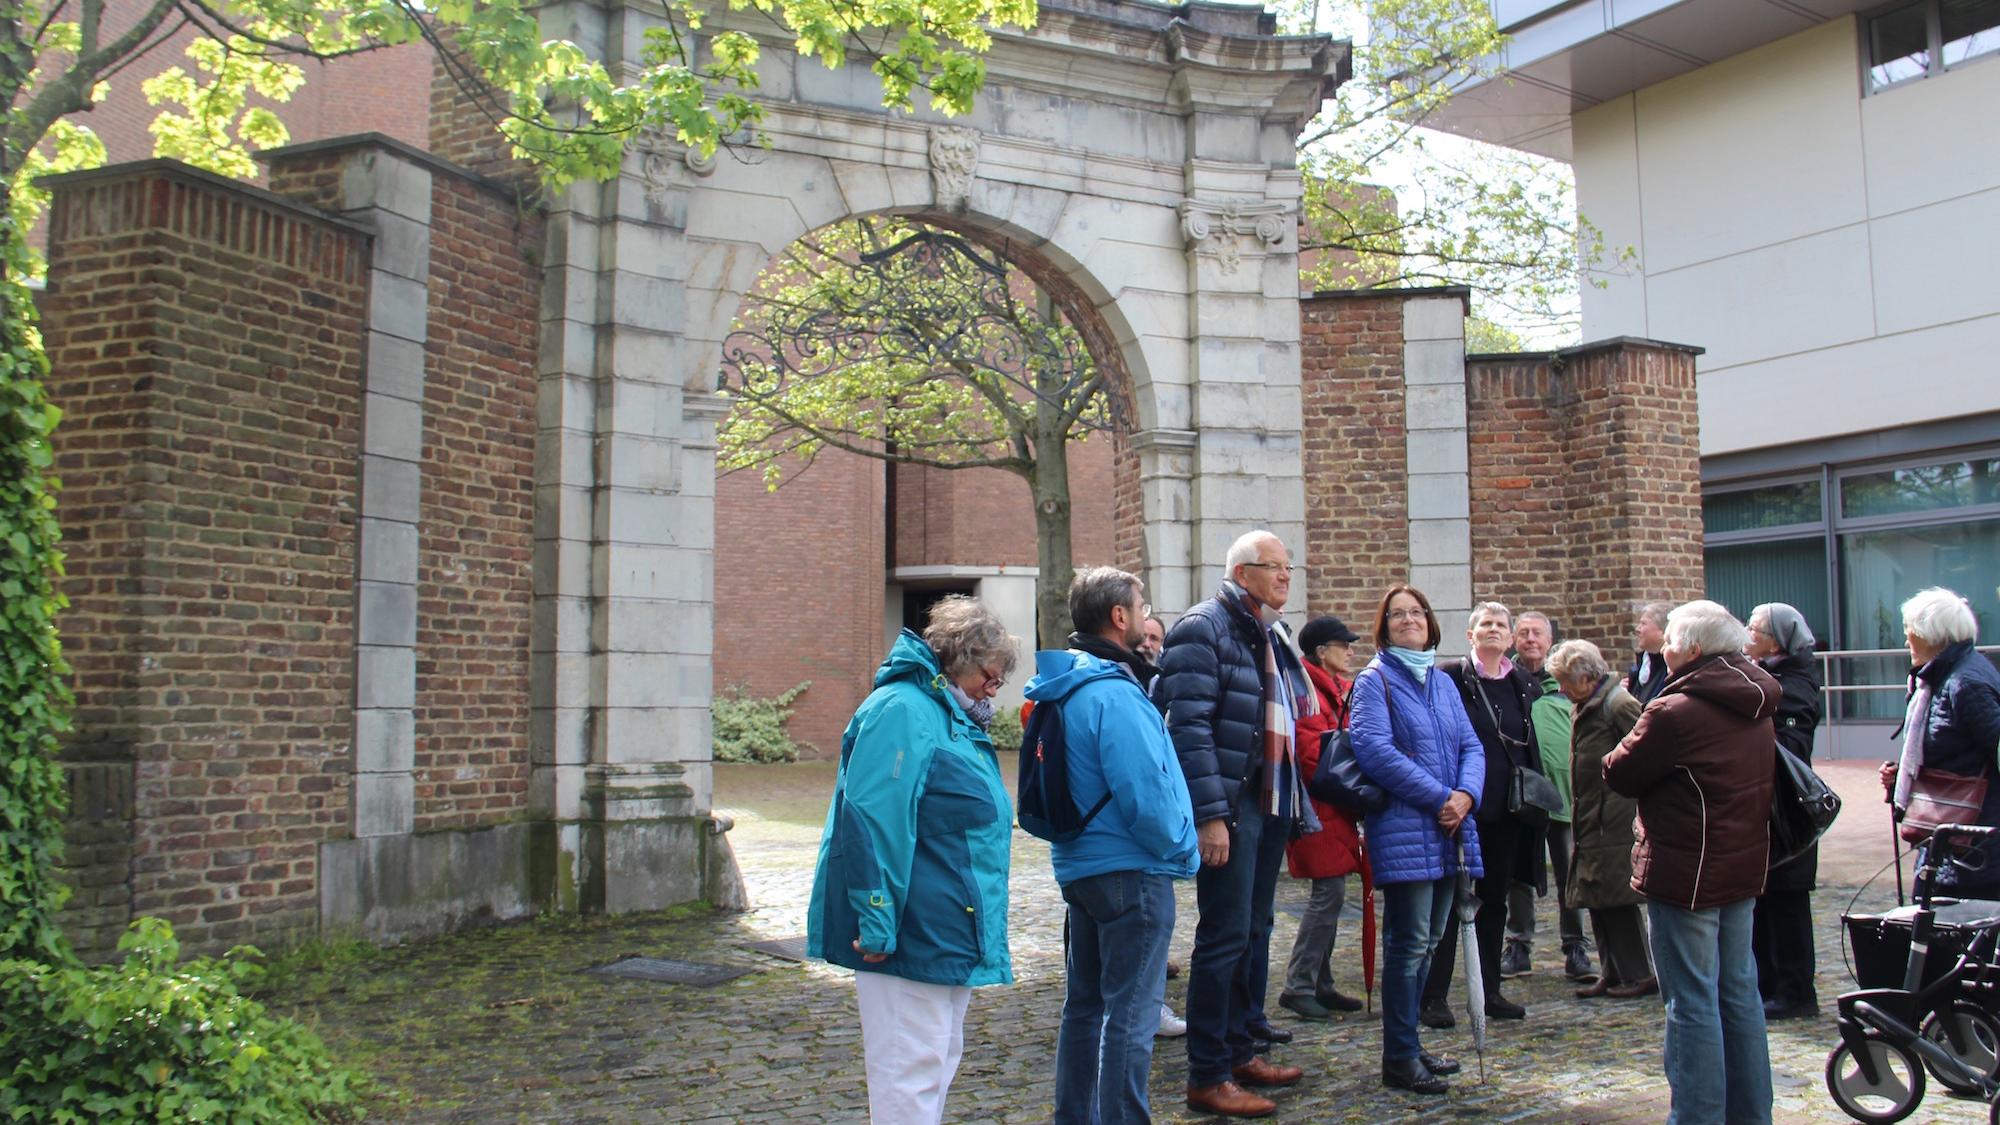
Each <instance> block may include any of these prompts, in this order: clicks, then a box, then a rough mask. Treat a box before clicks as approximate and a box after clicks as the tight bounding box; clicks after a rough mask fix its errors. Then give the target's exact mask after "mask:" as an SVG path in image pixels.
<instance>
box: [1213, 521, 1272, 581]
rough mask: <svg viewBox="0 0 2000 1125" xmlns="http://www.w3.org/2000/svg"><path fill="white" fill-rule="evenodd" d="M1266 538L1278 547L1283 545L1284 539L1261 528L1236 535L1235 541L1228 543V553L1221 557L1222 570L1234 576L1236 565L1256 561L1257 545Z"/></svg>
mask: <svg viewBox="0 0 2000 1125" xmlns="http://www.w3.org/2000/svg"><path fill="white" fill-rule="evenodd" d="M1266 540H1269V541H1270V542H1273V543H1276V544H1277V545H1278V546H1280V547H1282V546H1284V545H1285V541H1284V540H1282V539H1280V538H1278V537H1277V536H1275V535H1273V534H1271V533H1270V532H1268V531H1264V530H1262V529H1261V528H1260V529H1259V530H1256V531H1246V532H1244V533H1243V534H1241V535H1239V536H1237V537H1236V542H1234V543H1231V544H1230V545H1229V553H1228V554H1227V555H1224V556H1223V557H1222V572H1223V573H1224V574H1227V575H1229V576H1230V577H1232V578H1234V577H1235V576H1236V568H1237V567H1239V566H1242V565H1244V564H1245V563H1253V562H1256V561H1257V547H1258V546H1259V545H1260V544H1262V543H1264V542H1265V541H1266Z"/></svg>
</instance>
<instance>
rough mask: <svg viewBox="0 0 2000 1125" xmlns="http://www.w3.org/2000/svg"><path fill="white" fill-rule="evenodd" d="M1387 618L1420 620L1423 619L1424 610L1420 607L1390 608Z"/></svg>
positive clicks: (1393, 619)
mask: <svg viewBox="0 0 2000 1125" xmlns="http://www.w3.org/2000/svg"><path fill="white" fill-rule="evenodd" d="M1389 620H1391V621H1422V620H1424V611H1423V610H1421V609H1392V610H1390V611H1389Z"/></svg>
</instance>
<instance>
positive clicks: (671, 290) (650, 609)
mask: <svg viewBox="0 0 2000 1125" xmlns="http://www.w3.org/2000/svg"><path fill="white" fill-rule="evenodd" d="M543 18H544V21H545V24H552V25H558V26H564V27H566V28H568V29H569V30H567V31H566V32H565V33H566V34H568V35H570V36H571V37H572V38H575V39H576V40H577V41H579V42H584V43H602V44H606V45H607V46H606V52H605V53H606V56H607V58H606V61H607V63H609V64H611V65H612V66H614V67H616V66H617V65H619V64H621V63H626V62H630V61H633V60H632V59H631V58H629V57H628V55H629V54H636V52H637V50H638V47H639V44H640V43H641V42H642V41H643V31H644V30H645V28H646V27H647V26H648V24H649V21H651V20H652V19H653V17H651V16H649V15H647V14H646V13H645V12H643V11H642V10H641V9H640V8H638V7H636V6H619V5H614V6H611V7H609V8H604V7H598V6H595V5H584V4H580V3H579V4H556V5H552V6H549V7H546V8H544V9H543ZM716 21H717V22H718V23H720V24H721V25H723V26H725V27H729V26H740V29H741V30H743V31H746V32H749V33H751V34H753V35H759V36H760V38H762V37H763V35H762V34H761V33H762V32H765V31H767V30H768V28H766V27H763V26H759V25H756V24H754V23H752V22H751V21H750V20H748V19H747V18H746V17H743V16H741V15H740V14H731V13H718V14H717V16H716ZM1274 26H1275V24H1274V20H1273V18H1272V17H1271V16H1270V15H1268V14H1266V13H1263V12H1260V11H1257V10H1254V9H1245V8H1240V7H1230V6H1209V5H1203V4H1195V5H1190V6H1182V7H1174V8H1169V7H1164V6H1158V5H1153V4H1146V3H1137V2H1132V0H1098V2H1092V0H1074V6H1072V7H1062V6H1052V5H1044V6H1043V8H1042V10H1041V20H1040V23H1039V25H1038V26H1037V27H1036V28H1034V29H1033V30H1032V31H1029V32H1025V33H1023V32H1018V31H1015V32H1008V33H1005V34H1000V35H996V36H995V42H994V46H993V48H992V51H991V52H990V53H989V54H988V55H987V58H986V65H987V76H988V77H987V86H986V89H985V91H984V92H983V93H982V94H981V95H980V98H979V101H978V103H977V105H976V106H975V108H974V111H973V112H972V113H971V114H970V115H968V116H967V117H965V118H962V119H957V120H952V121H945V120H942V119H938V118H936V117H935V116H934V115H930V114H925V113H919V114H915V115H892V114H888V113H885V112H884V111H882V110H881V109H880V107H879V104H878V103H879V100H880V93H879V87H878V86H877V84H876V82H875V80H874V78H873V76H872V75H870V74H869V73H868V72H867V71H866V70H865V69H864V68H855V67H850V68H847V69H844V70H839V71H828V70H827V69H826V68H825V67H824V66H822V64H820V63H819V62H818V61H817V60H812V59H799V58H798V57H797V56H796V55H794V54H793V53H791V51H790V50H789V49H788V47H787V45H786V44H784V43H780V42H773V41H771V40H769V39H768V38H767V39H765V42H764V50H765V56H764V62H763V63H762V65H761V77H762V80H763V89H762V92H761V100H762V101H763V104H764V105H765V106H766V109H767V112H768V118H767V122H766V127H765V132H766V134H767V135H768V137H769V139H770V142H771V143H770V146H769V147H768V148H759V147H755V146H745V147H743V148H740V149H737V150H732V151H724V152H721V153H719V154H718V155H717V156H715V157H714V158H712V159H701V158H698V157H696V156H694V155H693V154H691V153H689V152H688V151H687V150H686V149H685V148H684V147H682V146H679V145H677V144H675V143H672V142H671V141H670V140H667V139H665V138H661V137H648V138H644V139H642V140H641V142H640V143H638V144H636V145H635V146H634V147H633V150H632V152H631V154H630V155H629V157H628V160H627V164H626V168H625V171H624V174H623V175H621V176H620V177H619V178H618V179H617V180H616V181H615V182H612V183H609V184H603V185H579V186H577V187H575V188H573V189H572V190H571V191H570V192H569V193H568V195H567V196H566V197H565V198H563V199H562V200H560V201H559V202H558V204H557V206H556V207H555V208H554V210H553V212H552V214H551V216H550V220H549V231H550V233H549V245H548V255H547V261H546V263H545V268H546V277H547V281H546V289H545V292H544V300H543V347H542V361H541V408H540V435H539V441H540V447H539V448H540V457H539V469H538V476H537V482H536V489H537V501H538V502H537V506H536V521H537V522H536V539H537V551H536V560H535V568H536V586H535V594H536V605H535V609H536V613H535V625H534V641H533V647H534V672H535V677H536V691H535V712H534V739H533V750H534V766H533V780H532V783H531V788H532V795H533V800H534V802H535V815H536V816H537V818H538V819H545V820H547V821H550V822H552V823H553V825H554V836H553V841H552V849H553V855H552V859H553V861H554V862H555V863H556V864H558V868H559V873H560V874H561V875H563V876H566V877H563V878H558V879H557V880H556V882H557V885H566V886H573V887H574V888H575V892H574V894H575V898H576V902H575V903H574V905H576V906H580V907H583V908H586V909H588V908H596V909H604V910H632V909H646V908H651V907H656V906H660V905H665V904H668V903H671V902H674V901H681V900H685V899H688V898H694V897H705V898H708V899H709V900H710V901H717V902H728V901H730V900H731V899H732V896H733V895H735V894H736V893H737V892H736V891H735V889H734V888H735V886H736V884H735V882H734V866H733V862H732V861H731V859H730V858H729V855H728V849H727V846H726V844H725V843H724V839H725V837H724V836H723V835H722V834H721V829H723V827H724V826H722V825H718V824H716V823H715V822H714V821H713V820H712V818H711V817H710V815H709V814H710V809H711V804H712V802H711V786H710V768H709V758H710V730H709V703H710V692H711V684H710V663H711V656H712V654H713V648H714V637H713V628H714V625H713V622H714V609H713V592H714V566H715V561H714V555H713V546H714V539H715V536H714V476H715V474H714V470H715V428H716V423H717V421H718V420H719V419H720V418H721V417H722V416H723V414H724V413H725V412H726V410H727V408H728V401H727V399H725V398H723V397H721V396H719V395H717V394H716V393H715V387H716V378H717V372H718V369H719V367H720V362H721V348H722V342H723V340H724V339H725V337H727V336H728V335H729V332H730V330H731V324H732V321H733V319H734V317H735V315H736V311H737V308H738V305H739V303H740V301H741V298H742V296H743V294H744V293H745V292H746V291H747V290H748V289H749V288H750V287H751V285H752V284H753V283H754V282H755V280H756V277H757V275H758V272H759V271H760V270H761V269H762V268H763V266H764V264H765V263H766V262H767V261H768V260H769V259H770V257H771V256H772V255H774V254H776V253H778V252H779V251H781V250H782V249H783V248H784V247H786V246H787V245H789V244H790V243H791V242H792V241H794V240H795V239H797V238H798V237H800V236H801V235H803V234H806V233H807V232H809V231H812V230H815V229H817V228H819V227H822V226H825V225H827V224H829V223H834V222H838V221H840V220H842V219H845V218H850V217H854V216H859V215H868V214H875V213H884V212H890V213H899V214H910V215H918V216H922V217H924V218H925V221H939V220H940V219H942V220H943V221H944V222H946V223H948V224H949V225H951V226H953V227H955V228H959V229H963V230H965V231H967V232H968V233H974V234H976V235H977V236H979V237H980V238H981V240H982V241H986V242H988V243H989V244H991V245H995V246H1000V247H1002V248H1013V249H1015V250H1016V251H1018V252H1019V256H1020V258H1021V259H1022V260H1024V264H1025V262H1026V261H1029V260H1032V261H1033V262H1034V263H1035V266H1036V268H1037V269H1038V270H1040V271H1043V272H1046V273H1049V274H1052V275H1053V276H1051V277H1048V278H1047V279H1046V281H1054V282H1059V283H1060V286H1061V288H1062V289H1063V290H1064V291H1065V292H1067V293H1068V294H1069V295H1070V296H1069V298H1068V300H1069V301H1070V302H1071V303H1072V304H1075V305H1081V306H1083V307H1081V308H1079V309H1076V310H1074V311H1076V312H1078V313H1081V314H1084V315H1082V316H1081V318H1080V322H1089V327H1088V328H1087V329H1086V333H1087V335H1089V336H1095V337H1096V338H1095V339H1092V340H1091V344H1092V347H1093V350H1094V351H1098V352H1099V353H1100V359H1101V360H1109V361H1115V366H1118V367H1121V368H1122V370H1123V373H1124V376H1125V379H1126V383H1127V386H1126V391H1127V393H1128V394H1129V396H1130V406H1131V408H1132V414H1133V419H1134V423H1135V425H1136V427H1137V429H1136V432H1135V433H1134V434H1132V435H1131V437H1130V443H1131V448H1132V449H1133V450H1134V451H1135V452H1136V453H1137V455H1138V459H1139V480H1140V495H1141V507H1142V512H1141V520H1142V523H1143V536H1142V541H1143V547H1142V555H1143V569H1144V572H1145V577H1146V580H1147V585H1148V588H1149V590H1150V593H1151V600H1152V602H1153V604H1154V605H1156V606H1159V607H1160V608H1161V609H1163V610H1166V611H1170V612H1178V611H1180V610H1182V609H1184V608H1186V607H1187V606H1188V605H1189V604H1191V603H1192V602H1194V601H1196V600H1198V599H1199V598H1201V597H1202V596H1204V595H1205V593H1206V592H1207V589H1206V588H1207V586H1208V585H1210V584H1212V583H1213V582H1214V581H1215V580H1216V579H1217V578H1218V577H1219V575H1220V568H1221V562H1222V557H1223V554H1224V552H1225V551H1226V549H1227V547H1228V545H1229V543H1230V541H1231V540H1233V539H1234V538H1235V537H1236V536H1237V535H1238V534H1240V533H1241V532H1243V531H1245V530H1247V529H1249V528H1252V527H1267V528H1270V529H1271V530H1273V531H1275V532H1277V533H1278V534H1279V535H1280V536H1281V537H1283V538H1284V539H1285V540H1286V541H1287V542H1289V543H1291V544H1293V545H1294V548H1295V549H1301V548H1302V547H1303V539H1304V525H1305V495H1304V487H1303V481H1302V477H1301V471H1300V451H1301V441H1300V432H1299V424H1300V423H1299V419H1300V380H1299V316H1298V300H1297V291H1298V282H1297V276H1298V263H1297V253H1298V246H1297V236H1296V222H1297V211H1298V207H1299V198H1300V181H1299V174H1298V171H1297V169H1296V167H1295V165H1294V158H1293V154H1294V147H1293V146H1294V143H1295V139H1296V136H1297V133H1298V130H1299V128H1300V127H1301V126H1302V124H1303V123H1304V122H1305V121H1306V120H1307V119H1309V118H1310V117H1311V116H1312V115H1313V114H1314V113H1315V112H1317V110H1318V108H1319V105H1320V103H1321V101H1322V100H1323V99H1324V97H1326V96H1327V95H1328V94H1330V93H1331V91H1332V88H1333V86H1334V85H1335V84H1336V83H1337V82H1338V81H1339V80H1340V78H1341V77H1343V76H1344V74H1345V71H1346V65H1347V48H1346V44H1344V43H1338V42H1335V41H1332V40H1330V39H1328V38H1326V37H1323V36H1310V37H1284V36H1277V35H1274V34H1273V33H1272V32H1273V29H1274ZM1038 280H1044V279H1038ZM1107 352H1108V353H1109V354H1108V355H1106V354H1105V353H1107ZM1295 593H1296V596H1297V599H1298V604H1299V605H1301V606H1302V605H1304V603H1305V599H1304V592H1303V590H1299V591H1295ZM564 905H568V904H564Z"/></svg>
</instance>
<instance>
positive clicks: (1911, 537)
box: [1840, 519, 2000, 720]
mask: <svg viewBox="0 0 2000 1125" xmlns="http://www.w3.org/2000/svg"><path fill="white" fill-rule="evenodd" d="M1840 562H1841V575H1842V579H1843V586H1844V587H1845V588H1844V589H1843V590H1842V591H1841V628H1842V632H1843V633H1844V634H1845V635H1844V636H1843V637H1842V638H1841V647H1842V648H1847V649H1871V648H1901V647H1903V601H1904V599H1906V598H1908V597H1909V596H1910V595H1911V594H1914V593H1916V592H1917V591H1918V590H1922V589H1925V588H1926V587H1930V586H1943V587H1946V588H1947V589H1951V590H1956V591H1958V593H1959V594H1961V595H1963V596H1964V597H1965V598H1966V599H1967V600H1968V601H1970V602H1971V603H1972V612H1973V615H1974V617H1975V618H1977V620H1978V624H1979V643H1980V644H1994V643H1996V640H2000V519H1996V520H1975V521H1969V522H1966V523H1953V524H1933V525H1931V526H1928V527H1906V528H1898V529H1896V530H1894V531H1867V532H1860V533H1857V534H1852V535H1843V536H1841V537H1840ZM1877 660H1878V662H1879V663H1880V665H1881V666H1880V667H1879V668H1877V667H1870V668H1866V669H1862V668H1855V669H1854V671H1855V672H1856V673H1859V674H1861V675H1863V676H1864V677H1865V678H1862V679H1854V680H1850V681H1849V682H1854V683H1863V682H1872V683H1889V684H1893V683H1899V682H1901V680H1902V677H1903V675H1904V673H1906V672H1907V671H1908V670H1909V661H1908V659H1907V658H1896V657H1881V658H1877ZM1865 694H1866V696H1867V697H1868V698H1867V701H1866V706H1865V707H1861V708H1857V709H1856V710H1852V711H1849V712H1848V713H1849V714H1853V715H1855V716H1856V717H1861V716H1862V715H1866V716H1868V717H1872V718H1881V719H1889V720H1893V719H1895V718H1897V717H1899V716H1900V715H1901V714H1902V694H1901V693H1900V692H1868V693H1865Z"/></svg>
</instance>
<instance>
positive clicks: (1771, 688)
mask: <svg viewBox="0 0 2000 1125" xmlns="http://www.w3.org/2000/svg"><path fill="white" fill-rule="evenodd" d="M1660 694H1661V695H1669V694H1677V695H1692V696H1694V697H1695V698H1697V699H1703V700H1707V701H1708V702H1710V703H1713V704H1715V705H1716V706H1717V707H1720V708H1722V709H1723V710H1725V711H1728V712H1731V713H1732V714H1737V715H1741V716H1743V717H1744V718H1746V719H1768V718H1770V717H1771V716H1772V715H1774V714H1776V713H1777V710H1778V700H1779V699H1780V698H1781V697H1782V693H1781V692H1780V691H1779V689H1778V685H1777V681H1775V680H1773V679H1771V676H1770V673H1768V672H1765V671H1764V670H1763V669H1761V668H1759V667H1757V666H1756V665H1755V664H1753V663H1751V662H1750V661H1749V660H1748V659H1746V658H1745V657H1744V656H1743V654H1742V653H1737V652H1725V653H1722V654H1720V655H1717V656H1704V657H1702V658H1701V659H1699V660H1697V661H1695V662H1694V664H1693V665H1692V666H1691V667H1689V668H1687V669H1685V670H1684V671H1682V672H1681V674H1680V675H1678V676H1675V677H1674V678H1673V679H1671V680H1668V681H1667V686H1666V687H1665V688H1663V689H1662V690H1661V692H1660Z"/></svg>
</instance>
